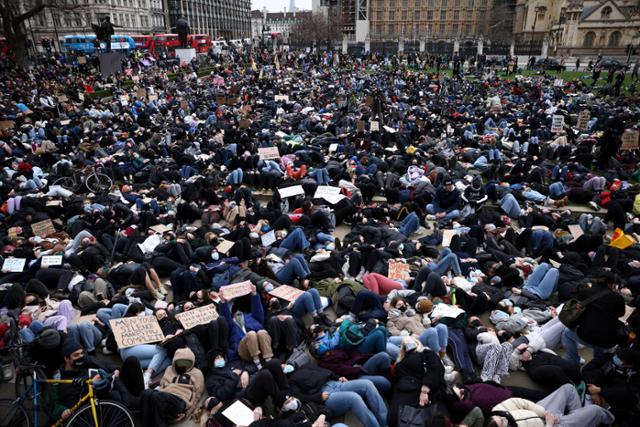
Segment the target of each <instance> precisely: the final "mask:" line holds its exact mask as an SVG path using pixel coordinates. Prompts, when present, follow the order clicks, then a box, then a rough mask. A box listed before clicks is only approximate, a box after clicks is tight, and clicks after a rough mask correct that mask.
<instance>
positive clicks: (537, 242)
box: [531, 230, 555, 252]
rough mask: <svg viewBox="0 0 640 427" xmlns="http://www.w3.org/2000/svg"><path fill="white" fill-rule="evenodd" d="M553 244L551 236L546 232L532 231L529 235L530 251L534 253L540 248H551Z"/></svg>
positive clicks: (553, 240)
mask: <svg viewBox="0 0 640 427" xmlns="http://www.w3.org/2000/svg"><path fill="white" fill-rule="evenodd" d="M554 244H555V239H554V237H553V234H551V233H550V232H548V231H546V230H533V232H532V233H531V249H533V251H534V252H536V251H537V250H539V249H540V248H542V247H545V248H552V247H553V245H554Z"/></svg>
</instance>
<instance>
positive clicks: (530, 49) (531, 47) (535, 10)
mask: <svg viewBox="0 0 640 427" xmlns="http://www.w3.org/2000/svg"><path fill="white" fill-rule="evenodd" d="M533 11H534V17H533V25H532V26H531V40H530V41H529V55H528V56H529V63H530V62H531V51H532V50H533V38H534V36H535V31H536V23H537V22H538V12H539V11H540V6H536V7H535V9H534V10H533Z"/></svg>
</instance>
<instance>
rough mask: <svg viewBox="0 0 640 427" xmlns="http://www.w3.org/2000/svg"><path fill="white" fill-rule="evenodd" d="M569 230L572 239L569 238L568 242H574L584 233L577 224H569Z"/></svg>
mask: <svg viewBox="0 0 640 427" xmlns="http://www.w3.org/2000/svg"><path fill="white" fill-rule="evenodd" d="M569 232H570V233H571V235H572V236H573V239H571V241H570V242H569V243H573V242H575V241H576V240H578V239H579V238H580V236H582V235H583V234H584V231H582V227H580V226H579V225H578V224H571V225H570V226H569Z"/></svg>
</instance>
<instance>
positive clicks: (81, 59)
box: [78, 56, 87, 65]
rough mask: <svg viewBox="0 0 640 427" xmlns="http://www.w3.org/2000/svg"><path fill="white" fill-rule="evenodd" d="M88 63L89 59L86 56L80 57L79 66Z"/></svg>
mask: <svg viewBox="0 0 640 427" xmlns="http://www.w3.org/2000/svg"><path fill="white" fill-rule="evenodd" d="M86 63H87V57H86V56H78V64H80V65H82V64H86Z"/></svg>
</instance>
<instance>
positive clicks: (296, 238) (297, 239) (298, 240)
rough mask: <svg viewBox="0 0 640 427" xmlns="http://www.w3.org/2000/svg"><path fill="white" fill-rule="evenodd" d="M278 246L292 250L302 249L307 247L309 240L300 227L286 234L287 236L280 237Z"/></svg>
mask: <svg viewBox="0 0 640 427" xmlns="http://www.w3.org/2000/svg"><path fill="white" fill-rule="evenodd" d="M280 247H281V248H283V249H289V250H290V251H292V252H295V251H304V250H305V249H307V248H308V247H309V240H307V236H305V235H304V231H303V230H302V228H295V229H294V230H293V231H292V232H291V233H289V234H287V237H285V238H284V239H282V242H280Z"/></svg>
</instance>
